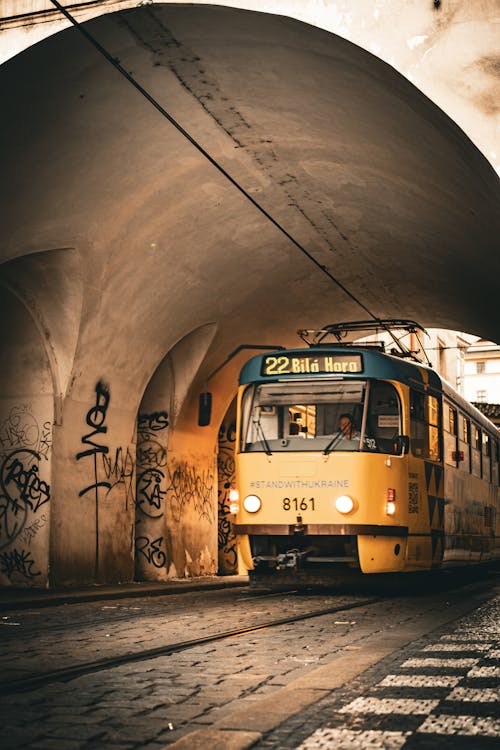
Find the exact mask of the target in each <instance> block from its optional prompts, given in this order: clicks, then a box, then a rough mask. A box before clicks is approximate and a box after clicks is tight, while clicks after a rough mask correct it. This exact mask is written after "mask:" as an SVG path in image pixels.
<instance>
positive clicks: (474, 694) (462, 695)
mask: <svg viewBox="0 0 500 750" xmlns="http://www.w3.org/2000/svg"><path fill="white" fill-rule="evenodd" d="M446 700H448V701H469V702H474V703H492V702H495V701H496V702H499V701H500V694H499V693H498V690H493V689H491V688H464V687H457V688H455V690H452V692H451V693H450V694H449V695H447V696H446Z"/></svg>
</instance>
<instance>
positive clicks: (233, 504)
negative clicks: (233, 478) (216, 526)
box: [229, 489, 240, 515]
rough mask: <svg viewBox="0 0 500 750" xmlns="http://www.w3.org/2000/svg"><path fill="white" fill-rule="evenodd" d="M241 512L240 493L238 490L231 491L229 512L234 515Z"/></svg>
mask: <svg viewBox="0 0 500 750" xmlns="http://www.w3.org/2000/svg"><path fill="white" fill-rule="evenodd" d="M239 510H240V493H239V492H238V490H235V489H232V490H229V512H230V513H234V515H236V513H239Z"/></svg>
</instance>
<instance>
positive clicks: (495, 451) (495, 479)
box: [491, 438, 500, 486]
mask: <svg viewBox="0 0 500 750" xmlns="http://www.w3.org/2000/svg"><path fill="white" fill-rule="evenodd" d="M491 447H492V462H491V482H492V484H494V485H496V486H499V485H500V445H499V444H498V441H497V440H495V439H494V438H492V441H491Z"/></svg>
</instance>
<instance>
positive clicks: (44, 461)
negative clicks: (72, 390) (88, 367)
mask: <svg viewBox="0 0 500 750" xmlns="http://www.w3.org/2000/svg"><path fill="white" fill-rule="evenodd" d="M0 341H1V342H2V358H1V361H2V367H1V371H0V394H1V395H0V585H1V586H16V587H25V586H26V587H37V588H38V587H41V588H44V587H46V586H47V585H48V567H49V532H50V505H51V503H50V501H51V494H52V490H51V475H52V471H51V464H52V424H53V421H54V395H53V384H52V378H51V373H50V367H49V361H48V358H47V355H46V352H45V349H44V346H43V343H42V340H41V337H40V335H39V332H38V330H37V327H36V326H35V323H34V322H33V319H32V318H31V316H30V314H29V313H28V311H27V309H26V308H25V307H24V305H23V304H21V302H20V301H19V300H18V299H17V298H16V297H15V296H14V295H13V294H11V293H10V292H9V291H7V290H6V289H4V288H2V289H1V294H0Z"/></svg>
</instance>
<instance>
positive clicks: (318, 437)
mask: <svg viewBox="0 0 500 750" xmlns="http://www.w3.org/2000/svg"><path fill="white" fill-rule="evenodd" d="M341 325H343V326H345V325H346V324H341ZM412 325H416V324H412ZM330 328H334V327H330ZM324 332H325V329H323V331H322V332H321V333H324ZM323 339H324V337H321V338H320V340H321V341H322V340H323ZM317 341H318V337H317V338H316V343H314V342H313V344H312V345H311V346H310V347H309V348H307V349H305V348H302V349H294V350H286V351H285V350H281V351H280V350H278V351H276V352H273V353H268V354H261V355H259V356H256V357H253V358H252V359H251V360H250V361H249V362H247V364H246V365H245V366H244V367H243V369H242V371H241V374H240V382H239V390H238V406H237V446H236V477H237V490H236V491H234V492H233V511H234V512H236V518H235V532H236V534H237V540H238V549H239V557H240V561H241V563H242V566H243V567H244V569H245V570H248V571H249V573H250V576H251V578H252V579H253V580H254V581H256V582H258V581H262V582H268V581H274V582H275V581H280V582H287V583H288V582H293V583H297V582H304V583H307V582H311V583H314V582H324V581H328V580H335V579H336V577H338V576H339V574H340V573H342V572H346V571H352V570H357V571H360V572H362V573H368V574H373V573H389V572H407V571H424V570H432V569H436V568H441V567H444V566H449V565H457V564H460V565H469V564H473V563H480V562H485V561H491V560H493V559H497V558H498V557H499V553H500V545H499V542H498V536H499V520H498V518H499V513H498V510H499V495H500V492H499V458H500V457H499V444H500V432H499V430H498V429H497V428H496V427H495V425H493V424H492V423H491V422H490V421H489V420H488V419H486V418H485V417H484V416H483V415H482V414H481V413H480V412H479V411H478V410H477V409H476V408H475V407H473V406H472V405H471V404H469V403H468V402H466V401H465V400H464V399H463V398H462V397H461V396H460V395H459V394H457V393H456V392H455V391H454V390H453V389H452V388H451V387H450V386H449V385H448V384H447V383H446V382H445V381H443V380H442V379H441V378H440V377H439V376H438V375H437V374H436V372H434V371H433V370H432V369H431V368H430V367H427V366H426V365H424V364H422V363H420V362H417V361H407V360H405V359H404V358H402V357H401V354H399V356H396V355H395V354H394V351H393V352H392V353H391V354H387V353H385V350H384V347H383V345H381V344H378V345H375V346H373V345H371V346H368V345H366V346H360V345H356V344H352V345H345V344H339V343H336V344H335V343H334V344H324V343H319V344H318V343H317Z"/></svg>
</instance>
